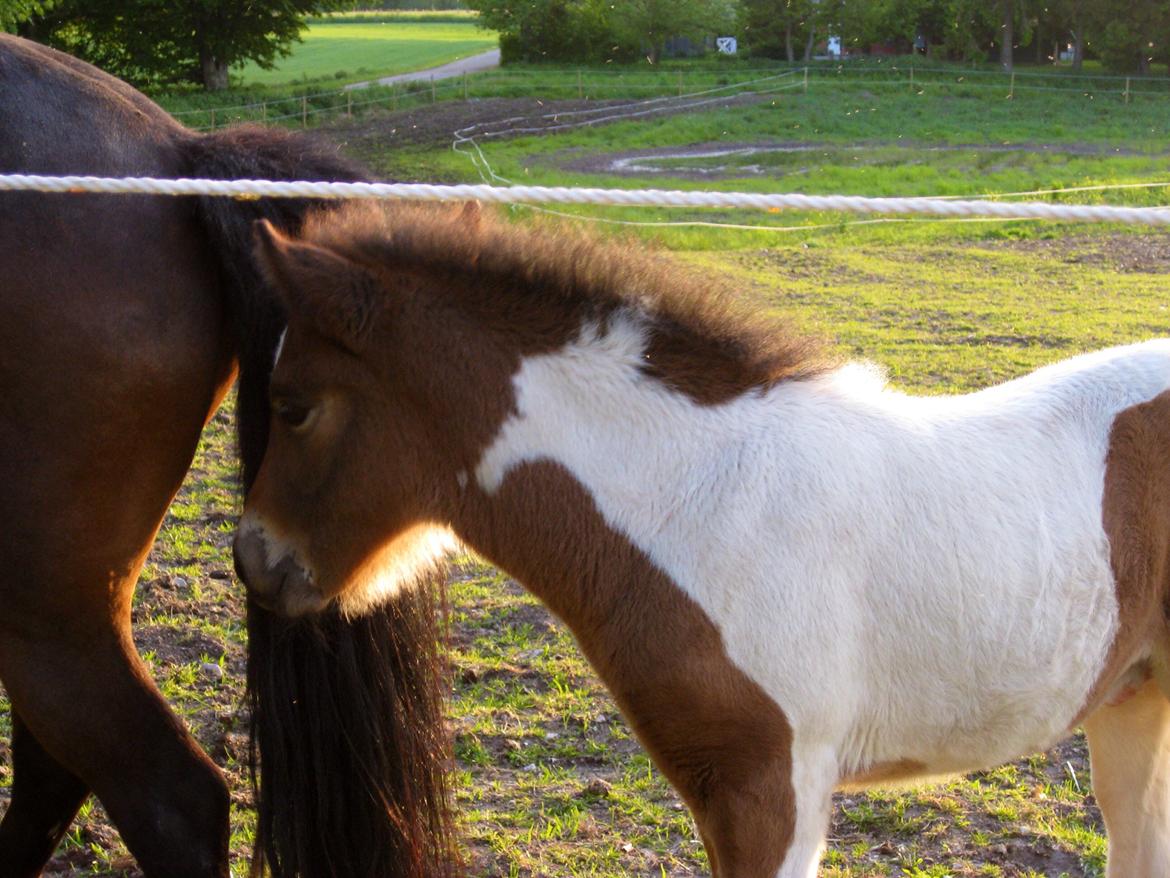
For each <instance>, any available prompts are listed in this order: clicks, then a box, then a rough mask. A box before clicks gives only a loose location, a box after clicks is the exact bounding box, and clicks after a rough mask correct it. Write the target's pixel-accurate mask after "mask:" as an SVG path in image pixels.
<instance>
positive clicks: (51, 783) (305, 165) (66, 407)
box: [0, 34, 450, 878]
mask: <svg viewBox="0 0 1170 878" xmlns="http://www.w3.org/2000/svg"><path fill="white" fill-rule="evenodd" d="M0 95H2V98H0V172H23V173H34V174H98V175H110V176H121V175H144V176H156V177H178V176H195V177H217V178H229V179H230V178H235V177H259V178H273V179H305V178H307V179H313V180H356V179H362V178H363V177H364V174H363V172H361V171H360V170H359V169H357V168H356V167H354V166H352V165H351V164H349V163H348V162H346V161H344V160H343V159H342V158H341V157H340V156H339V155H338V153H337V150H336V148H335V147H326V146H324V145H322V144H317V143H314V142H312V141H310V140H308V139H306V138H305V137H302V136H293V135H292V134H289V133H286V132H283V131H281V130H277V129H262V128H255V127H244V128H238V129H235V130H228V131H219V132H215V133H212V134H198V133H196V132H193V131H190V130H188V129H186V128H184V127H182V126H181V125H179V124H178V123H176V122H175V121H174V120H173V119H172V118H171V117H170V116H169V115H167V114H166V113H165V112H164V111H163V110H161V109H160V108H159V107H157V106H156V105H155V104H153V103H152V102H151V101H149V100H148V99H147V98H145V97H144V96H143V95H141V94H139V93H138V92H136V91H135V90H134V89H132V88H130V87H129V86H127V85H126V84H124V83H122V82H120V81H118V80H117V79H114V78H112V77H110V76H107V75H105V74H103V73H102V72H100V71H99V70H97V69H95V68H93V67H91V66H89V65H87V64H83V63H81V62H79V61H77V60H75V59H73V58H70V57H69V56H67V55H63V54H61V53H58V52H55V51H52V50H50V49H47V48H44V47H42V46H39V45H36V44H35V43H31V42H26V41H23V40H20V39H17V38H15V37H11V36H8V35H5V34H0ZM309 206H310V204H309V202H304V201H300V202H289V201H237V202H233V201H229V200H223V199H173V198H170V199H168V198H156V197H149V196H133V197H125V196H103V195H42V194H32V193H5V194H2V195H0V680H2V681H3V684H4V688H5V690H6V691H7V694H8V697H9V699H10V701H11V705H12V720H13V734H12V763H13V782H12V791H11V800H10V802H9V805H8V807H7V810H6V812H5V813H4V816H3V821H2V822H0V876H2V878H28V876H35V875H38V874H40V872H41V870H42V868H43V866H44V864H45V863H46V861H47V860H48V858H49V857H50V856H51V854H52V852H53V850H54V848H55V847H56V845H57V843H58V842H59V841H60V839H61V838H62V836H63V835H64V834H65V832H66V830H67V829H68V827H69V824H70V821H71V820H72V818H73V816H74V814H75V813H76V811H77V809H78V807H79V806H80V805H81V803H82V802H83V800H84V799H85V798H86V796H87V795H88V794H89V793H90V792H92V793H94V794H95V795H96V796H97V797H98V798H99V799H100V800H101V802H102V803H103V804H104V806H105V807H106V809H107V811H108V813H109V815H110V817H111V819H112V820H113V822H114V824H115V825H116V826H117V828H118V830H119V831H120V832H121V835H122V837H123V839H124V840H125V842H126V845H127V846H128V848H129V849H130V851H131V853H132V854H133V855H134V857H135V858H136V859H137V861H138V863H139V865H140V867H141V868H142V870H143V871H144V872H145V873H146V875H148V876H152V878H155V876H157V878H188V876H189V878H226V876H227V875H228V874H229V872H228V869H229V863H228V837H229V836H228V833H229V827H228V790H227V787H226V785H225V782H224V780H223V778H222V776H221V774H220V772H219V771H218V769H217V768H216V767H215V766H214V765H213V764H212V762H211V761H210V760H209V759H208V758H207V756H206V755H205V754H204V753H203V751H202V750H201V749H200V747H199V746H198V744H197V743H196V741H195V740H194V739H193V738H192V737H191V735H190V734H189V733H188V732H187V730H186V729H185V728H184V727H183V726H182V724H181V723H180V721H179V720H178V718H177V717H176V716H175V714H174V713H173V712H172V711H171V710H170V708H169V707H168V706H167V704H166V702H165V701H164V699H163V698H162V696H161V695H160V693H159V691H158V689H157V687H156V686H155V684H154V682H153V681H152V680H151V678H150V675H149V673H148V672H147V670H146V668H145V667H144V665H143V663H142V662H141V660H140V659H139V657H138V655H137V653H136V651H135V649H134V645H133V641H132V639H131V631H130V605H131V595H132V592H133V589H134V585H135V582H136V579H137V577H138V573H139V570H140V569H141V567H142V564H143V561H144V559H145V557H146V555H147V552H148V550H149V548H150V545H151V543H152V541H153V539H154V536H155V533H156V531H157V530H158V527H159V524H160V522H161V520H162V518H163V514H164V512H165V511H166V508H167V506H168V504H169V503H170V501H171V498H172V497H173V496H174V494H175V492H176V490H177V489H178V487H179V484H180V482H181V481H182V479H183V476H184V474H185V473H186V471H187V468H188V466H189V464H190V462H191V459H192V455H193V454H194V451H195V446H196V442H197V440H198V438H199V434H200V431H201V429H202V427H203V425H204V423H205V422H206V421H207V419H208V418H209V417H210V416H211V413H212V412H214V411H215V409H216V407H217V406H218V405H219V404H220V402H221V400H222V399H223V398H224V395H225V394H226V393H227V392H228V389H229V387H230V385H231V384H232V381H233V379H234V378H235V375H236V373H237V371H238V373H239V392H238V401H237V413H238V418H239V441H240V446H241V454H242V463H243V471H244V483H245V484H247V483H249V482H250V481H251V479H252V477H253V476H254V475H255V472H256V469H257V467H258V464H259V459H260V455H261V453H262V451H263V448H264V445H265V442H266V434H267V429H268V404H267V382H268V374H269V370H270V368H271V364H272V355H273V351H274V349H275V345H276V342H277V339H278V337H279V333H280V330H281V328H282V326H283V317H282V315H281V313H280V307H279V303H278V302H277V300H276V298H275V297H274V296H273V295H272V293H271V291H270V290H269V289H268V287H267V285H266V283H265V282H264V279H263V277H262V276H261V274H260V272H259V270H258V268H257V266H256V263H255V261H254V259H253V256H252V238H251V224H252V223H253V222H254V221H255V220H257V219H259V218H261V217H263V218H266V219H267V220H269V221H270V222H272V223H273V224H274V225H275V226H276V227H279V228H282V229H285V230H286V231H289V232H295V231H296V230H297V229H298V228H299V226H300V223H301V220H302V218H303V216H304V214H305V212H306V210H307V209H308V208H309ZM421 594H422V593H420V594H419V596H415V597H409V596H406V597H404V599H403V600H402V601H399V602H397V603H396V604H395V605H394V606H386V607H384V608H383V609H382V610H381V611H380V612H379V613H375V614H371V615H367V616H366V617H364V618H363V619H362V620H361V621H360V622H354V623H351V622H349V621H347V620H345V619H342V618H341V617H340V616H334V617H331V618H330V617H321V618H320V619H318V620H315V621H314V622H312V623H311V624H308V625H291V626H290V625H289V624H288V623H286V622H284V621H282V620H279V619H275V618H274V617H271V616H270V614H268V613H266V612H264V611H262V610H261V609H260V608H258V607H254V606H253V607H250V608H249V639H250V648H251V652H250V659H249V690H250V699H249V700H250V706H251V709H252V723H253V734H254V739H255V748H256V751H258V752H257V753H256V754H255V756H256V758H257V759H258V760H259V762H260V766H259V771H260V776H259V779H258V784H259V791H258V809H259V820H258V828H257V837H256V856H255V858H254V863H253V866H254V870H255V871H257V872H258V871H259V870H260V869H261V868H262V867H263V866H264V865H265V864H267V865H268V866H270V867H271V871H272V873H273V874H274V875H277V876H282V875H302V876H334V875H344V876H352V875H362V874H374V873H377V874H383V875H411V876H417V878H421V876H427V878H429V876H431V875H434V874H439V873H441V871H442V870H443V869H445V868H447V866H446V864H447V863H448V862H450V856H449V854H448V852H447V851H445V850H440V849H441V848H442V846H443V845H444V844H445V840H446V839H447V838H448V834H447V832H446V828H445V822H444V821H445V819H446V817H445V812H444V808H445V801H446V799H445V791H444V789H443V787H442V769H443V768H444V767H445V763H444V762H443V761H442V759H443V754H442V747H441V746H440V745H441V742H436V741H434V740H432V738H431V737H430V735H431V732H430V731H429V729H430V728H433V727H435V726H436V725H437V718H438V716H439V713H438V711H439V710H440V709H441V701H440V700H439V698H438V694H437V689H436V686H437V681H438V677H437V676H436V674H435V672H434V671H435V668H436V667H437V664H435V661H436V655H437V653H436V649H437V648H436V646H435V638H434V624H433V621H432V619H431V617H432V616H433V615H434V614H433V610H432V608H431V607H430V606H429V605H426V604H425V601H424V599H423V598H422V597H421ZM358 708H360V709H361V710H360V714H355V711H357V710H358ZM355 716H356V717H357V718H356V719H355ZM416 728H418V729H420V730H421V731H420V732H419V733H417V734H416V733H415V731H414V730H415V729H416ZM354 788H356V789H357V790H358V791H359V792H358V794H357V795H356V796H354V794H353V789H354ZM341 791H344V792H345V794H346V795H349V796H352V797H353V798H352V800H351V801H350V802H349V803H348V804H347V805H346V806H345V807H344V808H341V807H338V806H336V805H334V804H333V803H334V802H335V801H337V800H338V798H339V797H340V794H341ZM432 861H434V863H437V865H433V864H432Z"/></svg>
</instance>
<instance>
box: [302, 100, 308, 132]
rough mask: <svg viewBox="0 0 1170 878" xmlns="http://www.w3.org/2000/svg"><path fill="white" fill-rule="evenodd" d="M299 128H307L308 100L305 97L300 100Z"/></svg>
mask: <svg viewBox="0 0 1170 878" xmlns="http://www.w3.org/2000/svg"><path fill="white" fill-rule="evenodd" d="M301 127H302V128H308V127H309V99H308V98H307V97H302V98H301Z"/></svg>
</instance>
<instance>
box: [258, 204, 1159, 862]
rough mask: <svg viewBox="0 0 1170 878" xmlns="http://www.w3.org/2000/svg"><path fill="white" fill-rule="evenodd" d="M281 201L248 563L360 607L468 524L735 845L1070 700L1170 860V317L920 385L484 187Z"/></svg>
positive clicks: (1074, 717) (1046, 735) (1129, 804)
mask: <svg viewBox="0 0 1170 878" xmlns="http://www.w3.org/2000/svg"><path fill="white" fill-rule="evenodd" d="M259 237H260V248H259V249H260V254H261V259H262V261H263V262H264V263H265V265H266V266H267V271H268V273H269V276H270V279H271V280H272V281H273V283H274V285H275V286H276V287H278V288H279V289H280V290H282V291H283V295H284V297H285V298H286V300H287V304H288V307H289V328H288V333H287V337H286V339H285V340H284V344H283V350H282V353H280V355H279V357H278V361H277V364H276V367H275V371H274V373H273V379H272V402H273V411H274V413H275V419H274V428H273V432H272V435H271V438H270V441H269V446H268V449H267V453H266V457H265V459H264V463H263V466H262V469H261V472H260V475H259V478H258V480H257V482H256V484H255V486H254V487H253V489H252V492H251V494H250V496H249V498H248V504H247V509H246V513H245V515H244V519H243V521H242V523H241V529H240V534H239V537H238V538H237V543H236V553H237V559H238V564H239V568H240V569H241V571H242V572H243V574H244V575H245V577H246V580H247V582H248V585H249V587H250V589H251V590H252V594H253V596H254V597H255V598H256V599H257V600H259V601H262V602H264V603H265V604H267V605H269V606H271V607H273V608H275V609H278V610H281V611H283V612H286V613H288V614H300V613H306V612H313V611H316V610H318V609H321V608H323V607H325V606H326V605H328V604H330V603H331V602H333V601H337V602H338V603H339V604H340V605H341V607H342V608H343V609H344V610H346V611H348V612H350V613H361V612H363V611H364V610H365V609H366V608H368V607H370V606H374V605H376V604H377V603H378V602H379V601H381V600H383V599H384V598H385V597H386V596H387V595H389V594H393V593H394V592H396V591H397V590H399V589H402V588H409V587H410V584H411V582H412V581H413V580H414V578H415V577H416V575H417V574H418V572H419V570H420V569H422V568H427V567H429V566H430V565H433V564H434V563H436V562H437V561H438V560H439V559H440V558H441V557H442V555H443V553H444V552H445V551H446V550H447V549H448V548H449V547H450V546H451V545H452V544H454V543H455V541H457V540H458V541H462V542H463V543H465V544H466V545H467V546H469V547H471V548H472V549H474V550H475V551H476V552H478V553H479V554H480V555H482V556H483V557H485V558H487V559H489V560H490V561H492V562H493V563H495V564H497V565H498V566H499V567H501V568H502V569H504V570H506V571H508V572H509V573H511V574H512V575H513V576H515V577H516V578H517V579H518V580H519V581H520V582H522V583H523V584H524V585H525V586H526V587H527V588H528V589H530V590H531V591H532V592H533V593H534V594H536V595H537V596H538V597H540V598H541V600H543V601H544V602H545V603H546V604H547V605H548V606H549V607H550V609H552V611H553V612H555V613H556V614H557V615H558V616H560V617H561V618H562V619H563V620H564V621H565V622H566V623H567V624H568V626H569V627H570V628H571V629H572V631H573V633H574V634H575V636H576V638H577V640H578V642H579V643H580V645H581V648H582V650H583V651H584V652H585V654H586V655H587V656H588V658H589V660H590V661H591V662H592V663H593V665H594V667H595V668H596V669H597V672H598V673H599V674H600V676H601V678H602V679H603V680H604V681H605V683H606V685H607V686H608V687H609V689H610V691H611V692H612V693H613V696H614V698H615V699H616V700H617V702H618V704H619V705H620V707H621V709H622V711H623V713H624V714H625V716H626V717H627V719H628V720H629V722H630V724H631V725H632V727H633V728H634V730H635V732H636V733H637V735H638V737H639V738H640V740H641V741H642V743H643V744H644V745H645V747H646V749H647V750H648V751H649V752H650V754H651V755H652V756H653V758H654V760H655V762H656V763H657V765H658V766H659V767H660V768H661V770H662V771H663V773H664V774H666V776H667V777H668V778H669V779H670V781H671V782H672V783H673V784H674V785H675V786H676V787H677V789H678V790H679V792H680V793H681V794H682V796H683V797H684V798H685V800H686V801H687V803H688V805H689V806H690V808H691V809H692V811H693V812H694V815H695V820H696V822H697V824H698V827H699V830H700V832H701V834H702V837H703V841H704V844H705V845H706V848H707V851H708V853H709V855H710V860H711V863H712V868H713V871H714V873H715V874H716V875H718V876H720V878H749V876H750V878H772V876H781V878H808V876H813V875H815V874H816V871H817V865H818V861H819V858H820V854H821V851H822V848H823V844H824V835H825V831H826V827H827V824H828V819H829V808H830V797H831V794H832V792H833V790H834V789H836V788H839V787H842V786H865V785H867V784H875V783H888V782H905V781H913V780H915V779H918V778H926V777H932V776H939V775H948V774H954V773H958V772H963V771H967V770H971V769H975V768H979V767H984V766H990V765H995V764H997V763H1001V762H1004V761H1007V760H1010V759H1013V758H1016V757H1018V756H1020V755H1021V754H1025V753H1029V752H1033V751H1035V750H1040V749H1044V748H1047V747H1049V746H1051V745H1052V744H1054V743H1055V742H1057V741H1059V740H1060V739H1061V738H1063V737H1065V736H1066V735H1068V734H1069V733H1070V731H1071V730H1072V729H1073V728H1074V727H1075V726H1077V725H1078V724H1083V725H1084V727H1085V729H1086V730H1087V732H1088V737H1089V743H1090V746H1091V751H1092V767H1093V776H1094V784H1095V791H1096V795H1097V799H1098V801H1099V803H1100V805H1101V809H1102V811H1103V813H1104V815H1105V822H1106V825H1107V828H1108V831H1109V838H1110V859H1109V876H1110V878H1123V876H1124V878H1163V876H1165V875H1167V874H1170V777H1168V772H1170V759H1168V758H1167V757H1170V753H1168V752H1167V750H1168V749H1170V707H1168V702H1167V698H1166V695H1165V691H1166V684H1167V679H1168V676H1167V673H1166V651H1167V619H1166V606H1167V604H1166V601H1167V572H1168V571H1167V550H1168V548H1170V545H1168V537H1170V395H1166V394H1165V391H1166V390H1167V389H1168V388H1170V342H1149V343H1145V344H1140V345H1134V346H1131V347H1124V348H1115V349H1112V350H1106V351H1101V352H1099V353H1094V354H1089V355H1085V356H1080V357H1076V358H1073V359H1071V360H1067V361H1065V362H1062V363H1058V364H1056V365H1053V366H1049V367H1047V368H1044V369H1041V370H1039V371H1037V372H1035V373H1033V374H1031V375H1029V376H1026V377H1024V378H1021V379H1019V380H1016V381H1012V382H1009V383H1007V384H1003V385H1000V386H998V387H993V388H990V389H987V390H984V391H982V392H979V393H973V394H969V395H966V396H954V397H941V398H915V397H911V396H907V395H904V394H902V393H898V392H896V391H893V390H891V389H889V388H887V387H886V386H885V385H884V382H883V380H882V378H881V376H880V375H879V374H877V373H876V372H875V371H874V370H872V369H870V368H868V367H866V366H862V365H857V364H847V365H835V364H833V363H831V362H829V361H827V360H826V359H824V358H823V357H821V356H820V354H819V353H818V352H817V351H816V349H815V348H814V347H812V346H810V345H809V344H808V343H807V342H806V341H804V340H802V339H799V338H796V337H793V336H792V335H791V334H789V333H788V332H786V331H785V330H784V329H783V328H780V327H776V326H769V325H767V324H764V323H761V322H760V321H752V320H749V319H747V318H745V317H743V316H741V315H738V314H737V312H736V311H735V310H734V308H733V307H732V306H731V305H729V304H728V299H727V297H726V296H723V295H717V294H716V293H715V291H712V290H711V289H710V284H709V283H708V282H706V281H703V282H700V281H697V280H694V279H689V278H687V277H685V276H684V275H683V274H682V273H681V271H680V269H679V268H678V267H677V266H668V265H664V264H661V263H659V262H656V261H654V260H652V259H650V258H648V257H643V256H636V255H633V254H630V253H627V252H624V251H621V250H618V249H614V248H612V247H607V246H603V245H601V244H598V243H595V242H592V241H590V240H588V239H586V238H583V237H580V236H578V235H576V234H573V233H570V232H567V231H564V230H561V231H557V232H547V231H533V230H526V229H520V228H515V227H510V226H507V225H505V224H503V223H501V222H499V221H496V220H493V219H490V218H487V217H482V218H481V217H480V215H479V211H478V208H476V207H474V206H471V207H469V208H466V209H465V210H464V211H463V212H462V213H461V214H460V215H459V216H458V217H456V216H454V215H453V214H451V213H449V212H445V211H442V210H435V209H422V208H401V207H400V208H397V209H393V210H388V211H379V210H372V209H370V208H360V209H353V210H350V211H349V212H348V213H345V212H343V213H342V214H341V215H340V216H338V215H333V216H328V217H322V218H321V219H320V220H319V221H317V222H315V223H310V225H309V228H308V229H307V231H306V234H305V236H304V239H303V240H290V239H288V238H285V237H283V236H282V235H281V234H280V233H278V232H276V231H275V230H273V229H272V228H270V227H264V228H262V229H261V231H260V234H259Z"/></svg>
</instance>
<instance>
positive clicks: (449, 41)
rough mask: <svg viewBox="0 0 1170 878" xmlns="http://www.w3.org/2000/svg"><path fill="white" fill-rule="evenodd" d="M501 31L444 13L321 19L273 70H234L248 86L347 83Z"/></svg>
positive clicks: (433, 58) (490, 41) (432, 60)
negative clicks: (428, 16)
mask: <svg viewBox="0 0 1170 878" xmlns="http://www.w3.org/2000/svg"><path fill="white" fill-rule="evenodd" d="M496 44H497V37H496V34H495V33H493V32H491V31H485V30H483V29H481V28H480V27H478V26H477V25H476V23H475V21H474V19H471V18H469V17H466V16H464V17H459V16H453V15H444V16H442V17H438V20H435V18H422V17H419V16H413V17H408V16H393V17H380V18H379V17H370V16H367V17H365V18H362V19H357V20H353V19H347V18H345V17H341V18H339V19H337V20H332V19H331V20H317V21H315V22H314V23H312V24H310V25H309V27H308V29H307V30H306V31H305V33H304V42H302V43H298V44H295V45H294V47H293V52H292V54H291V55H290V56H289V57H287V58H283V59H280V60H279V61H278V62H277V65H276V67H275V68H273V69H272V70H264V69H262V68H260V67H258V66H257V65H255V64H251V65H249V66H247V67H245V68H243V70H240V71H234V72H233V78H236V79H238V80H239V82H241V83H242V84H243V85H245V86H254V85H262V86H288V85H295V84H303V83H306V82H312V83H320V84H322V85H325V84H341V83H344V82H352V81H357V80H365V79H374V78H377V77H379V76H390V75H393V74H395V73H408V72H410V71H414V70H422V69H425V68H427V67H436V66H438V65H440V64H446V63H447V62H448V61H455V60H457V59H459V58H466V57H467V56H469V55H474V54H477V53H479V52H484V51H487V50H488V49H493V48H495V47H496Z"/></svg>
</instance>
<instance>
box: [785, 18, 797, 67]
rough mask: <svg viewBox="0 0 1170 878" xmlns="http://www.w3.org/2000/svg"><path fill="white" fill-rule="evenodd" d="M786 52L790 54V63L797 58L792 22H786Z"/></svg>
mask: <svg viewBox="0 0 1170 878" xmlns="http://www.w3.org/2000/svg"><path fill="white" fill-rule="evenodd" d="M784 53H785V54H786V55H787V56H788V63H789V64H791V63H792V62H794V61H795V60H796V50H795V49H794V48H793V46H792V22H791V21H787V22H785V23H784Z"/></svg>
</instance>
